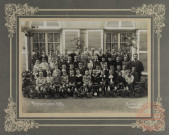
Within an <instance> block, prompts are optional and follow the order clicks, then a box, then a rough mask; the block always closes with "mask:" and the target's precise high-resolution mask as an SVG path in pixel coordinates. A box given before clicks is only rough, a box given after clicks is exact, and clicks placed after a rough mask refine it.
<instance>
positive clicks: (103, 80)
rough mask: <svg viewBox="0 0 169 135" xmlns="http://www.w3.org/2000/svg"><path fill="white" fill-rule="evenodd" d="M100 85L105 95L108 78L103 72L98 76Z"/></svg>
mask: <svg viewBox="0 0 169 135" xmlns="http://www.w3.org/2000/svg"><path fill="white" fill-rule="evenodd" d="M100 84H101V88H102V91H103V92H104V94H105V92H106V90H107V85H108V77H107V75H106V74H105V72H104V71H102V72H101V75H100Z"/></svg>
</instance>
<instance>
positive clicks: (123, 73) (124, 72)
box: [121, 65, 128, 78]
mask: <svg viewBox="0 0 169 135" xmlns="http://www.w3.org/2000/svg"><path fill="white" fill-rule="evenodd" d="M121 73H122V77H123V78H125V76H126V75H127V73H128V70H127V69H126V65H123V66H122V71H121Z"/></svg>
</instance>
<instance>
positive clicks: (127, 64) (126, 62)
mask: <svg viewBox="0 0 169 135" xmlns="http://www.w3.org/2000/svg"><path fill="white" fill-rule="evenodd" d="M122 65H126V69H128V68H129V60H128V56H124V61H123V62H122Z"/></svg>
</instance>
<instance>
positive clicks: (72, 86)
mask: <svg viewBox="0 0 169 135" xmlns="http://www.w3.org/2000/svg"><path fill="white" fill-rule="evenodd" d="M75 82H76V77H75V75H74V71H70V76H69V87H68V95H69V96H73V93H74V90H75Z"/></svg>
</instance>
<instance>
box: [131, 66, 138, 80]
mask: <svg viewBox="0 0 169 135" xmlns="http://www.w3.org/2000/svg"><path fill="white" fill-rule="evenodd" d="M131 74H132V75H133V76H134V83H136V82H139V76H138V73H137V72H136V67H132V71H131Z"/></svg>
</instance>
